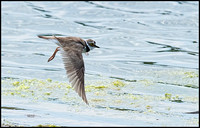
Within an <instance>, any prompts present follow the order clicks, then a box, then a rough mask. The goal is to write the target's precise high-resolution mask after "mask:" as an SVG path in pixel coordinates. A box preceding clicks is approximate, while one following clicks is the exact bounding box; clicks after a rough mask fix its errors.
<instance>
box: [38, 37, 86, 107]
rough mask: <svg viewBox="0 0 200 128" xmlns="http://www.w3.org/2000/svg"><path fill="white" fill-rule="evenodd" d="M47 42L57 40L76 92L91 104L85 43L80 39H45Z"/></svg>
mask: <svg viewBox="0 0 200 128" xmlns="http://www.w3.org/2000/svg"><path fill="white" fill-rule="evenodd" d="M38 37H40V38H43V39H47V40H56V41H55V42H56V44H57V45H59V46H60V47H61V54H62V59H63V62H64V66H65V70H66V73H67V76H68V78H69V82H70V83H71V84H72V87H73V88H74V90H75V91H76V92H77V93H78V95H79V96H80V97H82V99H83V101H84V102H85V103H86V104H89V103H88V101H87V98H86V94H85V86H84V72H85V67H84V61H83V56H82V51H83V47H84V46H83V43H84V41H83V40H82V39H81V38H78V37H55V36H53V37H45V36H38Z"/></svg>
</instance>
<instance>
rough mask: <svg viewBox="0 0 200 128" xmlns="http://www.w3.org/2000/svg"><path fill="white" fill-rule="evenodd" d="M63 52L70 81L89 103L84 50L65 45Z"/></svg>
mask: <svg viewBox="0 0 200 128" xmlns="http://www.w3.org/2000/svg"><path fill="white" fill-rule="evenodd" d="M61 53H62V57H63V62H64V66H65V69H66V71H67V76H68V78H69V82H71V84H72V87H73V88H74V90H75V91H76V92H77V93H78V94H79V96H80V97H82V99H83V101H84V102H85V103H86V104H88V101H87V98H86V94H85V87H84V72H85V67H84V62H83V56H82V50H81V51H80V50H78V49H71V48H67V47H64V48H63V51H61Z"/></svg>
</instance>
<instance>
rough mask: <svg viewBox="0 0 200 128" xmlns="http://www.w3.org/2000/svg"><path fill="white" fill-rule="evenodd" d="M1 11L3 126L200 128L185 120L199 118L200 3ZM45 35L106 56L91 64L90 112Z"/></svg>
mask: <svg viewBox="0 0 200 128" xmlns="http://www.w3.org/2000/svg"><path fill="white" fill-rule="evenodd" d="M1 5H2V17H1V21H2V23H1V26H2V30H1V32H2V38H1V46H2V49H1V60H2V64H1V69H2V73H1V83H2V86H1V89H2V91H1V96H2V105H1V107H2V109H1V110H2V121H3V122H4V124H6V123H8V124H10V125H11V124H12V125H13V124H14V125H17V126H38V125H45V124H53V125H55V126H198V125H199V121H198V119H199V116H198V114H185V112H191V111H197V110H198V108H199V98H198V95H199V68H198V67H199V63H198V62H199V60H198V59H199V37H198V34H199V29H198V28H199V18H198V15H199V13H198V12H199V9H198V6H199V4H198V2H187V1H186V2H131V1H129V2H120V1H119V2H98V1H95V2H83V1H82V2H2V4H1ZM37 35H58V36H59V35H60V36H79V37H81V38H83V39H88V38H91V39H94V40H95V41H96V42H97V45H98V46H100V49H94V50H93V51H91V52H90V53H89V55H88V56H87V55H85V54H83V57H84V61H85V68H86V74H85V80H86V89H87V90H86V93H87V98H88V101H89V103H90V106H87V105H86V104H85V103H84V102H83V101H82V100H81V98H80V97H78V95H77V94H76V93H75V92H74V90H73V89H71V88H68V86H67V85H65V84H68V79H67V77H66V74H65V70H64V67H63V63H62V59H61V55H60V54H57V55H56V57H55V59H54V60H53V61H51V62H49V63H47V60H48V58H49V57H50V56H51V55H52V53H53V51H54V50H55V48H56V47H57V46H56V44H54V43H53V42H50V41H46V40H42V39H39V38H38V37H37ZM27 81H29V82H27ZM17 82H19V84H17ZM58 83H59V85H58ZM21 85H23V86H21ZM39 85H40V86H39ZM49 85H50V86H49ZM66 86H67V87H66ZM65 87H66V88H65ZM69 87H70V86H69ZM27 117H28V118H27Z"/></svg>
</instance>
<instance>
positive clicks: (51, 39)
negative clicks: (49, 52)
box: [38, 36, 62, 47]
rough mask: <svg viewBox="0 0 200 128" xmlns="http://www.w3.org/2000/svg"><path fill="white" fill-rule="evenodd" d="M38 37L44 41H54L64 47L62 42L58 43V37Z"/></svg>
mask: <svg viewBox="0 0 200 128" xmlns="http://www.w3.org/2000/svg"><path fill="white" fill-rule="evenodd" d="M38 37H39V38H42V39H46V40H50V41H53V42H54V43H56V44H57V45H58V46H60V47H62V46H61V44H60V42H59V41H58V37H56V36H38Z"/></svg>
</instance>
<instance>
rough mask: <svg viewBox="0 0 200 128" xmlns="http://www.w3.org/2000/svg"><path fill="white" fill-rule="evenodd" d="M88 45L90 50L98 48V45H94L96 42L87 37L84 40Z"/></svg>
mask: <svg viewBox="0 0 200 128" xmlns="http://www.w3.org/2000/svg"><path fill="white" fill-rule="evenodd" d="M86 41H87V44H88V47H89V48H90V50H92V49H94V48H100V47H99V46H97V45H96V42H95V41H94V40H92V39H88V40H86Z"/></svg>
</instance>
